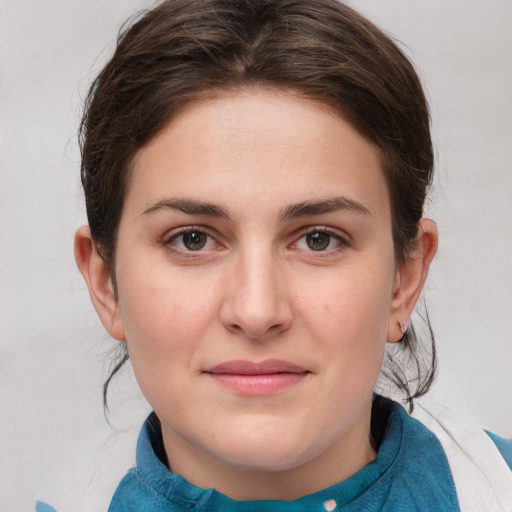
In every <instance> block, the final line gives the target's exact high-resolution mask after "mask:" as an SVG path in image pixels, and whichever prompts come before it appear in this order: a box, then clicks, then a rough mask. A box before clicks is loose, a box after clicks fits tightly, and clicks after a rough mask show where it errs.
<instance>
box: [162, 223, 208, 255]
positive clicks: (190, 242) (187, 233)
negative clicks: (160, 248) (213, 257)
mask: <svg viewBox="0 0 512 512" xmlns="http://www.w3.org/2000/svg"><path fill="white" fill-rule="evenodd" d="M165 245H167V246H171V247H173V248H174V249H177V250H179V251H183V252H190V251H204V250H211V249H214V248H215V247H216V246H217V243H216V241H215V240H214V239H213V238H212V237H211V236H210V235H209V234H208V233H205V232H204V231H201V230H200V229H197V228H183V229H181V230H180V231H179V232H178V233H174V234H172V236H171V237H170V238H169V239H168V240H167V241H166V242H165Z"/></svg>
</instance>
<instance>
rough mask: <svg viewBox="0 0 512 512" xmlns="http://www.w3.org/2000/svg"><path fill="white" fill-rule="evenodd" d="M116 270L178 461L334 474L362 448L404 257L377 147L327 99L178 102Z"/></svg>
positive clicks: (134, 357) (150, 152) (191, 470)
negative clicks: (399, 255) (181, 105)
mask: <svg viewBox="0 0 512 512" xmlns="http://www.w3.org/2000/svg"><path fill="white" fill-rule="evenodd" d="M116 276H117V285H118V312H117V313H116V314H118V315H119V325H121V327H120V331H118V335H117V336H118V337H121V338H126V340H127V343H128V347H129V352H130V358H131V361H132V364H133V368H134V371H135V374H136V377H137V380H138V382H139V384H140V387H141V389H142V391H143V393H144V395H145V396H146V398H147V399H148V401H149V403H150V404H151V406H152V407H153V408H154V410H155V411H156V413H157V415H158V417H159V418H160V420H161V423H162V431H163V436H164V442H165V446H166V450H167V452H168V455H169V460H170V465H171V467H172V469H173V470H175V471H176V472H178V473H181V474H184V476H186V477H188V478H189V479H190V480H191V481H192V482H194V483H197V484H198V485H201V486H204V487H209V486H213V485H214V484H216V481H215V478H216V477H215V475H219V478H221V477H220V475H223V474H225V475H228V474H229V471H231V470H235V471H236V470H240V469H243V470H244V471H245V472H246V474H265V473H267V472H269V471H270V472H273V474H276V472H300V471H302V470H303V469H304V471H309V472H310V474H311V468H313V467H315V464H316V465H317V466H318V467H319V468H321V469H322V471H320V473H321V474H322V473H323V478H324V479H325V478H331V477H332V478H333V480H334V481H337V480H339V478H338V475H337V472H336V467H338V466H340V464H341V465H342V463H340V457H341V456H344V458H345V460H348V459H350V460H352V461H357V464H356V466H357V467H355V466H354V468H352V470H351V471H352V472H354V471H356V470H357V469H359V466H362V465H364V464H366V463H367V462H369V460H371V458H372V457H373V456H374V454H373V452H372V451H371V447H370V445H369V417H370V402H371V397H372V391H373V388H374V385H375V382H376V379H377V377H378V375H379V371H380V367H381V362H382V358H383V351H384V346H385V342H386V338H390V337H392V336H393V335H394V333H396V331H397V321H396V318H395V317H394V316H393V301H394V297H395V296H396V290H397V286H398V282H399V277H398V276H399V271H398V270H397V268H396V263H395V259H394V249H393V240H392V229H391V212H390V199H389V195H388V190H387V187H386V183H385V178H384V175H383V170H382V166H381V158H380V153H379V150H378V149H377V148H376V147H375V146H374V145H372V144H371V143H370V142H368V141H367V140H366V139H364V138H363V137H361V136H360V135H359V134H358V133H357V132H356V131H355V130H354V129H353V128H352V126H351V125H350V124H349V123H347V122H346V121H345V120H344V119H343V118H342V117H340V116H339V115H338V114H336V113H334V112H333V111H332V110H329V109H328V108H327V107H325V106H323V105H321V104H320V103H317V102H315V101H312V100H308V99H304V98H300V97H298V96H296V95H293V94H292V93H285V92H280V93H278V92H271V91H268V90H261V89H249V90H243V91H239V92H225V93H221V94H219V95H218V96H216V97H214V98H210V99H203V100H199V101H197V102H195V103H192V104H190V105H189V106H188V107H186V108H185V109H184V110H182V111H181V112H180V113H179V114H178V115H177V116H176V117H175V118H173V120H172V121H171V122H170V123H169V124H168V125H167V126H166V127H165V128H164V129H163V130H162V131H161V133H159V135H158V136H157V137H156V138H155V139H154V140H153V141H152V142H151V143H149V144H148V145H147V146H145V147H144V148H143V149H142V150H141V151H140V152H139V153H138V155H137V157H136V158H135V161H134V163H133V176H132V179H131V181H130V185H129V190H128V192H127V196H126V201H125V205H124V210H123V214H122V218H121V222H120V226H119V240H118V246H117V259H116ZM390 333H392V334H390ZM398 337H399V336H396V338H398ZM361 457H362V458H361ZM360 459H361V460H360ZM363 459H364V460H363ZM320 461H321V463H320ZM336 464H337V466H336ZM330 465H331V466H333V467H332V471H331V472H329V471H328V469H329V467H330ZM205 468H209V470H205ZM213 468H215V471H211V470H212V469H213ZM223 472H224V473H223ZM339 472H340V471H338V473H339ZM203 473H204V474H203ZM212 473H213V476H212ZM208 475H209V476H208ZM331 475H332V476H331ZM345 476H348V475H345ZM208 478H211V479H213V480H212V481H211V482H210V481H208ZM327 483H328V482H327ZM333 483H334V482H333ZM215 486H216V487H217V488H221V489H222V485H215ZM231 494H236V493H231ZM245 497H247V496H245Z"/></svg>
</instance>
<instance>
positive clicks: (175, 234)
mask: <svg viewBox="0 0 512 512" xmlns="http://www.w3.org/2000/svg"><path fill="white" fill-rule="evenodd" d="M193 232H197V233H203V234H205V235H206V236H207V237H209V238H211V239H212V240H213V241H214V242H215V244H216V246H217V248H218V247H219V246H223V244H222V243H220V242H219V241H218V237H217V236H215V235H213V234H212V233H211V229H209V228H206V227H205V226H197V225H192V226H182V227H179V228H175V229H172V230H171V231H168V232H167V233H165V235H164V236H163V238H162V242H161V243H162V245H163V246H164V247H166V248H167V249H168V250H169V251H171V252H173V253H175V254H179V255H183V256H187V257H188V256H199V255H200V254H201V253H205V252H208V251H209V250H211V249H198V250H197V251H193V250H186V249H179V248H177V247H175V246H173V244H172V242H173V241H174V240H176V239H178V238H179V237H180V236H181V235H183V234H187V233H193Z"/></svg>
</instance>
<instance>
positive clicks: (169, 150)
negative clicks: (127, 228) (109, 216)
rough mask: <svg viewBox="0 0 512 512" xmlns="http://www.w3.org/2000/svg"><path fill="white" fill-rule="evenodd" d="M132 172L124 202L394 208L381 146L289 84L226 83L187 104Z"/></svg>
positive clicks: (137, 159) (145, 150) (138, 158)
mask: <svg viewBox="0 0 512 512" xmlns="http://www.w3.org/2000/svg"><path fill="white" fill-rule="evenodd" d="M132 172H133V175H132V179H131V185H130V187H129V190H128V194H127V203H130V204H135V205H136V207H137V208H138V209H139V210H140V211H143V210H144V209H147V208H148V207H151V205H152V204H154V202H156V201H158V200H161V199H165V198H166V197H168V196H173V197H190V198H194V199H208V200H209V201H210V202H211V201H212V200H213V201H218V202H220V203H222V204H226V206H227V207H228V208H229V207H230V204H231V205H232V206H233V207H237V206H238V207H240V206H242V205H243V204H245V205H246V207H248V206H249V205H251V204H254V202H261V200H262V199H266V201H267V203H268V202H269V201H270V202H273V203H274V204H275V205H276V208H280V207H281V206H282V204H283V203H285V202H287V201H288V202H300V201H306V200H311V199H316V198H322V197H327V196H334V195H343V196H353V197H351V198H352V199H354V200H357V201H359V202H364V203H365V205H366V206H367V208H368V209H369V210H370V212H371V211H372V210H375V211H382V210H389V196H388V191H387V186H386V183H385V178H384V174H383V170H382V158H381V152H380V150H379V149H378V148H377V147H376V146H375V145H374V144H372V143H371V142H369V141H368V140H367V139H365V138H364V137H362V136H361V135H360V134H359V133H358V132H357V131H356V130H355V129H354V128H353V127H352V125H351V124H350V123H348V122H347V121H346V120H345V119H344V118H343V117H342V116H341V115H340V114H339V113H338V112H337V111H335V110H334V109H332V108H330V107H328V106H327V105H325V104H323V103H321V102H319V101H315V100H312V99H308V98H304V97H303V96H299V95H298V94H295V93H293V92H292V91H275V90H267V89H244V90H239V91H227V92H221V93H218V94H217V95H215V96H212V97H206V98H202V99H199V100H197V101H194V102H192V103H190V104H188V105H186V106H185V107H184V108H183V109H181V110H180V111H179V112H178V113H177V114H176V115H175V116H174V117H173V118H172V120H171V121H170V122H169V123H168V124H167V125H166V126H165V128H164V129H163V130H161V132H160V133H159V134H158V135H157V136H156V137H155V138H154V139H153V140H152V141H151V142H150V143H148V144H147V145H146V146H145V147H144V148H142V149H141V150H140V151H139V153H138V154H137V155H136V157H135V159H134V161H133V165H132ZM363 200H364V201H363ZM236 202H238V205H237V204H235V203H236Z"/></svg>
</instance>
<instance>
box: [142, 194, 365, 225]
mask: <svg viewBox="0 0 512 512" xmlns="http://www.w3.org/2000/svg"><path fill="white" fill-rule="evenodd" d="M162 209H171V210H179V211H181V212H183V213H185V214H187V215H206V216H208V217H219V218H223V219H228V220H229V219H231V216H230V215H229V213H228V211H227V210H226V209H225V208H222V207H221V206H218V205H216V204H213V203H208V202H204V201H197V200H194V199H162V200H161V201H158V203H156V204H154V205H153V206H151V207H149V208H148V209H147V210H144V212H142V215H150V214H152V213H155V212H157V211H159V210H162ZM336 211H351V212H356V213H360V214H363V215H369V216H371V213H370V210H368V208H366V206H364V205H363V204H361V203H360V202H359V201H355V200H354V199H349V198H346V197H332V198H329V199H321V200H318V201H314V200H311V201H304V202H301V203H295V204H291V205H289V206H287V207H286V208H284V209H283V210H281V212H280V213H279V218H280V220H281V221H285V220H291V219H297V218H300V217H307V216H312V215H321V214H324V213H332V212H336Z"/></svg>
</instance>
